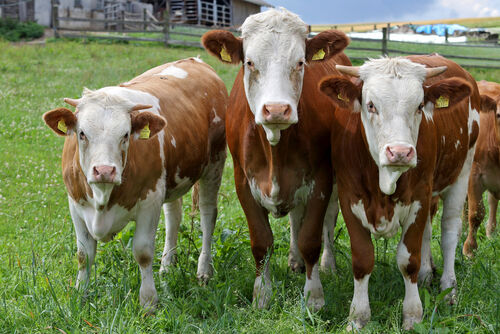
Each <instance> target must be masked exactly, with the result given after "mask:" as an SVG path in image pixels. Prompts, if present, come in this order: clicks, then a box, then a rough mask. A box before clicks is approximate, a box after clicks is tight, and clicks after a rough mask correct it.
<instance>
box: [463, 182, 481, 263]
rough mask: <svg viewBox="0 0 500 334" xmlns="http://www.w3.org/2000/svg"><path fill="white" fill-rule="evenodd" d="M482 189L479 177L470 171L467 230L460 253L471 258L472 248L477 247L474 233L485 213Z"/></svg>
mask: <svg viewBox="0 0 500 334" xmlns="http://www.w3.org/2000/svg"><path fill="white" fill-rule="evenodd" d="M484 190H485V189H484V187H483V186H482V184H481V181H480V180H479V177H478V176H477V175H476V173H474V172H472V173H471V176H470V180H469V191H468V199H469V200H468V205H469V217H468V218H469V231H468V233H467V239H466V240H465V242H464V247H463V250H462V253H463V254H464V255H465V256H466V257H468V258H472V257H473V256H474V250H476V249H477V241H476V234H477V230H478V229H479V226H480V225H481V222H482V221H483V219H484V214H485V210H484V203H483V192H484Z"/></svg>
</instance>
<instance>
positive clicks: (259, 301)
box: [253, 263, 273, 309]
mask: <svg viewBox="0 0 500 334" xmlns="http://www.w3.org/2000/svg"><path fill="white" fill-rule="evenodd" d="M272 294H273V289H272V286H271V278H270V274H269V263H266V264H265V265H264V270H263V272H262V273H261V275H260V276H257V277H256V278H255V282H254V285H253V303H254V305H255V306H256V307H257V308H260V309H263V308H266V307H267V306H268V305H269V302H270V301H271V297H272Z"/></svg>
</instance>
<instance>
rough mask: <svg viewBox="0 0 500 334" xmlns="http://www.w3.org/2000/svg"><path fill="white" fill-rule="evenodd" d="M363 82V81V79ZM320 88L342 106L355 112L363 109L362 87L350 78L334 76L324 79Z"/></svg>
mask: <svg viewBox="0 0 500 334" xmlns="http://www.w3.org/2000/svg"><path fill="white" fill-rule="evenodd" d="M361 83H362V81H361ZM319 90H321V91H322V92H323V94H325V95H327V96H328V97H329V98H330V99H331V100H332V101H333V102H334V103H335V104H337V105H338V106H339V107H341V108H345V109H349V110H352V111H354V112H360V111H361V102H360V99H361V87H360V85H355V84H354V83H353V82H351V81H350V80H348V79H346V78H344V77H340V76H333V77H328V78H326V79H324V80H322V81H321V82H320V83H319Z"/></svg>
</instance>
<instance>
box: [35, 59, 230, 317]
mask: <svg viewBox="0 0 500 334" xmlns="http://www.w3.org/2000/svg"><path fill="white" fill-rule="evenodd" d="M193 92H197V93H196V94H193ZM227 98H228V96H227V91H226V88H225V85H224V83H223V82H222V80H221V79H220V78H219V77H218V76H217V74H216V73H215V71H214V70H213V69H212V68H211V67H210V66H208V65H206V64H205V63H203V61H202V60H201V59H199V58H189V59H183V60H179V61H176V62H173V63H168V64H164V65H161V66H158V67H155V68H153V69H150V70H149V71H147V72H145V73H143V74H141V75H139V76H138V77H136V78H134V79H132V80H131V81H128V82H126V83H123V84H121V85H119V86H111V87H104V88H101V89H98V90H89V89H84V91H83V96H82V97H81V98H79V99H69V98H66V99H64V101H65V102H66V103H68V104H70V105H72V106H74V107H76V112H75V113H73V112H72V111H71V110H69V109H66V108H58V109H54V110H51V111H48V112H47V113H45V114H44V115H43V119H44V121H45V123H47V125H48V126H49V127H50V128H51V129H52V130H53V131H54V132H55V133H56V134H58V135H60V136H66V139H65V142H64V148H63V153H62V173H63V179H64V183H65V185H66V190H67V192H68V201H69V209H70V213H71V218H72V220H73V224H74V227H75V232H76V242H77V249H78V251H77V258H78V268H79V270H78V276H77V280H76V287H77V288H78V287H81V286H84V285H86V284H87V283H88V280H89V275H90V268H92V264H93V263H94V259H95V254H96V243H97V241H103V242H107V241H109V240H111V239H112V238H113V236H114V235H115V234H116V233H118V232H119V231H120V230H122V229H123V228H124V227H125V226H126V225H127V224H128V223H129V221H131V220H133V221H135V222H136V228H135V234H134V242H133V254H134V258H135V259H136V261H137V262H138V264H139V268H140V271H141V287H140V293H139V299H140V303H141V305H142V306H143V307H144V308H145V309H146V310H147V311H148V312H154V311H155V308H156V304H157V300H158V298H157V293H156V289H155V285H154V280H153V271H152V263H153V256H154V245H155V235H156V230H157V226H158V222H159V219H160V214H161V208H162V204H163V209H164V213H165V224H166V236H165V249H164V251H163V257H162V261H161V271H162V272H163V271H167V270H168V266H169V265H172V264H173V263H174V261H175V255H176V243H177V231H178V228H179V225H180V222H181V219H182V202H181V201H182V196H183V195H184V194H185V193H186V192H187V191H189V189H190V188H191V186H192V185H193V184H194V183H195V182H196V181H198V183H199V207H200V215H201V228H202V232H203V246H202V250H201V254H200V257H199V260H198V261H199V262H198V272H197V276H198V278H199V279H200V280H202V281H204V280H207V279H208V278H210V276H211V275H212V270H213V269H212V266H211V254H210V247H211V241H212V233H213V230H214V225H215V220H216V215H217V193H218V189H219V186H220V182H221V177H222V170H223V167H224V162H225V158H226V138H225V126H224V120H225V111H226V106H227Z"/></svg>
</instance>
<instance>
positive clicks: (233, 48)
mask: <svg viewBox="0 0 500 334" xmlns="http://www.w3.org/2000/svg"><path fill="white" fill-rule="evenodd" d="M201 44H202V45H203V47H204V48H205V49H206V50H207V51H208V53H210V54H211V55H213V56H214V57H216V58H218V59H219V60H220V61H222V62H225V63H228V62H227V61H225V60H222V58H221V55H220V52H221V50H222V48H223V47H224V48H225V49H226V51H227V52H228V54H229V55H230V56H231V61H230V62H229V63H230V64H235V65H237V64H239V63H240V62H242V61H243V40H242V39H241V38H239V37H235V36H234V35H233V34H232V33H231V32H229V31H226V30H211V31H208V32H206V33H205V34H204V35H203V36H202V37H201Z"/></svg>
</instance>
